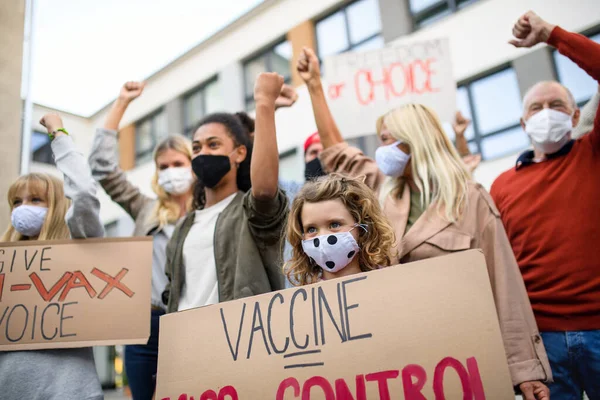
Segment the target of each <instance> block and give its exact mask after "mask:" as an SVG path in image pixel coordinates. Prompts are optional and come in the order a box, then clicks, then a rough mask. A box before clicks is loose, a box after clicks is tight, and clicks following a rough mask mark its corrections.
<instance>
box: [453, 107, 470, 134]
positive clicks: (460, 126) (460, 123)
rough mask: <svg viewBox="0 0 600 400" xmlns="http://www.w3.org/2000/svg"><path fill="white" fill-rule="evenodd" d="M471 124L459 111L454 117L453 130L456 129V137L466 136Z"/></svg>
mask: <svg viewBox="0 0 600 400" xmlns="http://www.w3.org/2000/svg"><path fill="white" fill-rule="evenodd" d="M470 124H471V120H470V119H468V118H465V117H464V115H462V113H461V112H460V111H457V112H456V115H455V116H454V122H453V123H452V129H454V133H455V134H456V136H464V134H465V131H466V130H467V128H468V127H469V125H470Z"/></svg>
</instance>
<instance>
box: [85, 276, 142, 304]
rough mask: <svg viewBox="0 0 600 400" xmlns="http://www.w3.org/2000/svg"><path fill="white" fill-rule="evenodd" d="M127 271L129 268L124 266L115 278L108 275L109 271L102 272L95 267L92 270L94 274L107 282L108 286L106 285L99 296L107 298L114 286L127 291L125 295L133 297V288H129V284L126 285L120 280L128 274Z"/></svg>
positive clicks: (124, 291)
mask: <svg viewBox="0 0 600 400" xmlns="http://www.w3.org/2000/svg"><path fill="white" fill-rule="evenodd" d="M127 272H129V270H128V269H127V268H123V269H121V271H120V272H119V273H118V274H117V275H115V277H114V278H113V277H112V276H110V275H108V274H107V273H105V272H102V271H100V270H99V269H97V268H94V269H93V270H92V274H93V275H95V276H97V277H98V278H100V279H102V280H103V281H105V282H106V286H105V287H104V289H102V292H100V295H99V296H98V298H99V299H103V298H105V297H106V295H108V293H109V292H110V291H111V290H112V289H113V288H117V289H119V290H120V291H121V292H123V293H125V295H127V296H128V297H133V295H134V292H133V291H132V290H131V289H129V288H128V287H127V286H125V285H124V284H123V283H122V282H120V281H121V279H123V277H124V276H125V275H126V274H127Z"/></svg>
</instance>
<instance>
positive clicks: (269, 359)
mask: <svg viewBox="0 0 600 400" xmlns="http://www.w3.org/2000/svg"><path fill="white" fill-rule="evenodd" d="M160 325H161V326H160V330H161V331H160V339H159V341H160V343H159V356H158V386H157V396H156V398H157V399H161V400H192V399H195V400H209V399H211V400H212V399H214V400H217V399H219V400H225V399H226V400H237V399H240V400H250V399H276V400H282V399H303V400H306V399H326V400H335V399H355V400H358V399H360V400H365V399H414V400H416V399H418V400H423V399H434V398H435V399H444V398H446V399H463V398H464V399H475V400H483V399H486V398H487V399H509V398H514V394H513V392H512V384H511V380H510V377H509V372H508V366H507V362H506V356H505V353H504V347H503V344H502V339H501V336H500V327H499V324H498V320H497V317H496V310H495V307H494V301H493V298H492V291H491V288H490V283H489V278H488V274H487V268H486V265H485V260H484V257H483V255H482V254H481V252H479V251H477V250H472V251H467V252H464V253H460V254H453V255H450V256H446V257H439V258H434V259H431V260H426V261H421V262H415V263H411V264H406V265H398V266H394V267H390V268H385V269H382V270H378V271H371V272H367V273H363V274H359V275H352V276H348V277H345V278H340V279H336V280H331V281H326V282H321V283H317V284H313V285H309V286H304V287H299V288H293V289H288V290H284V291H280V292H274V293H270V294H264V295H260V296H255V297H249V298H245V299H240V300H237V301H231V302H227V303H221V304H217V305H213V306H209V307H203V308H197V309H193V310H188V311H184V312H179V313H174V314H168V315H166V316H163V317H161V322H160Z"/></svg>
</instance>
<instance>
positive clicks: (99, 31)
mask: <svg viewBox="0 0 600 400" xmlns="http://www.w3.org/2000/svg"><path fill="white" fill-rule="evenodd" d="M261 2H262V0H35V8H34V10H35V11H34V18H33V23H34V27H33V51H32V70H31V95H32V98H33V102H34V103H37V104H41V105H45V106H48V107H51V108H56V109H58V110H61V111H67V112H70V113H73V114H77V115H82V116H86V117H87V116H90V115H92V114H94V113H95V112H96V111H98V110H99V109H100V108H102V107H103V106H105V105H106V104H107V103H109V102H110V101H111V100H113V99H114V98H115V97H116V96H117V95H118V93H119V89H120V87H121V85H122V84H123V83H124V82H126V81H128V80H142V79H144V78H146V77H148V76H150V75H151V74H152V73H154V72H156V71H157V70H159V69H161V68H162V67H164V66H165V65H167V64H169V62H171V61H173V60H174V59H175V58H177V57H178V56H180V55H181V54H184V53H185V52H186V51H187V50H189V49H190V48H192V47H193V46H195V45H196V44H198V43H200V42H202V41H203V40H205V39H206V38H208V37H210V36H211V35H212V34H213V33H215V32H216V31H218V30H219V29H221V28H222V27H224V26H225V25H227V24H228V23H230V22H232V21H234V20H235V19H237V18H238V17H240V16H241V15H243V14H245V13H246V12H247V11H249V10H250V9H252V8H253V7H255V6H256V5H258V4H259V3H261Z"/></svg>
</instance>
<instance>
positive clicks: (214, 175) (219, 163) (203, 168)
mask: <svg viewBox="0 0 600 400" xmlns="http://www.w3.org/2000/svg"><path fill="white" fill-rule="evenodd" d="M230 170H231V162H230V161H229V157H228V156H213V155H208V154H201V155H199V156H197V157H196V158H194V159H193V160H192V171H194V173H195V174H196V176H197V177H198V179H199V180H200V182H202V183H203V184H204V186H206V187H207V188H214V187H215V186H217V184H218V183H219V182H221V179H223V177H224V176H225V175H227V173H228V172H229V171H230Z"/></svg>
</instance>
